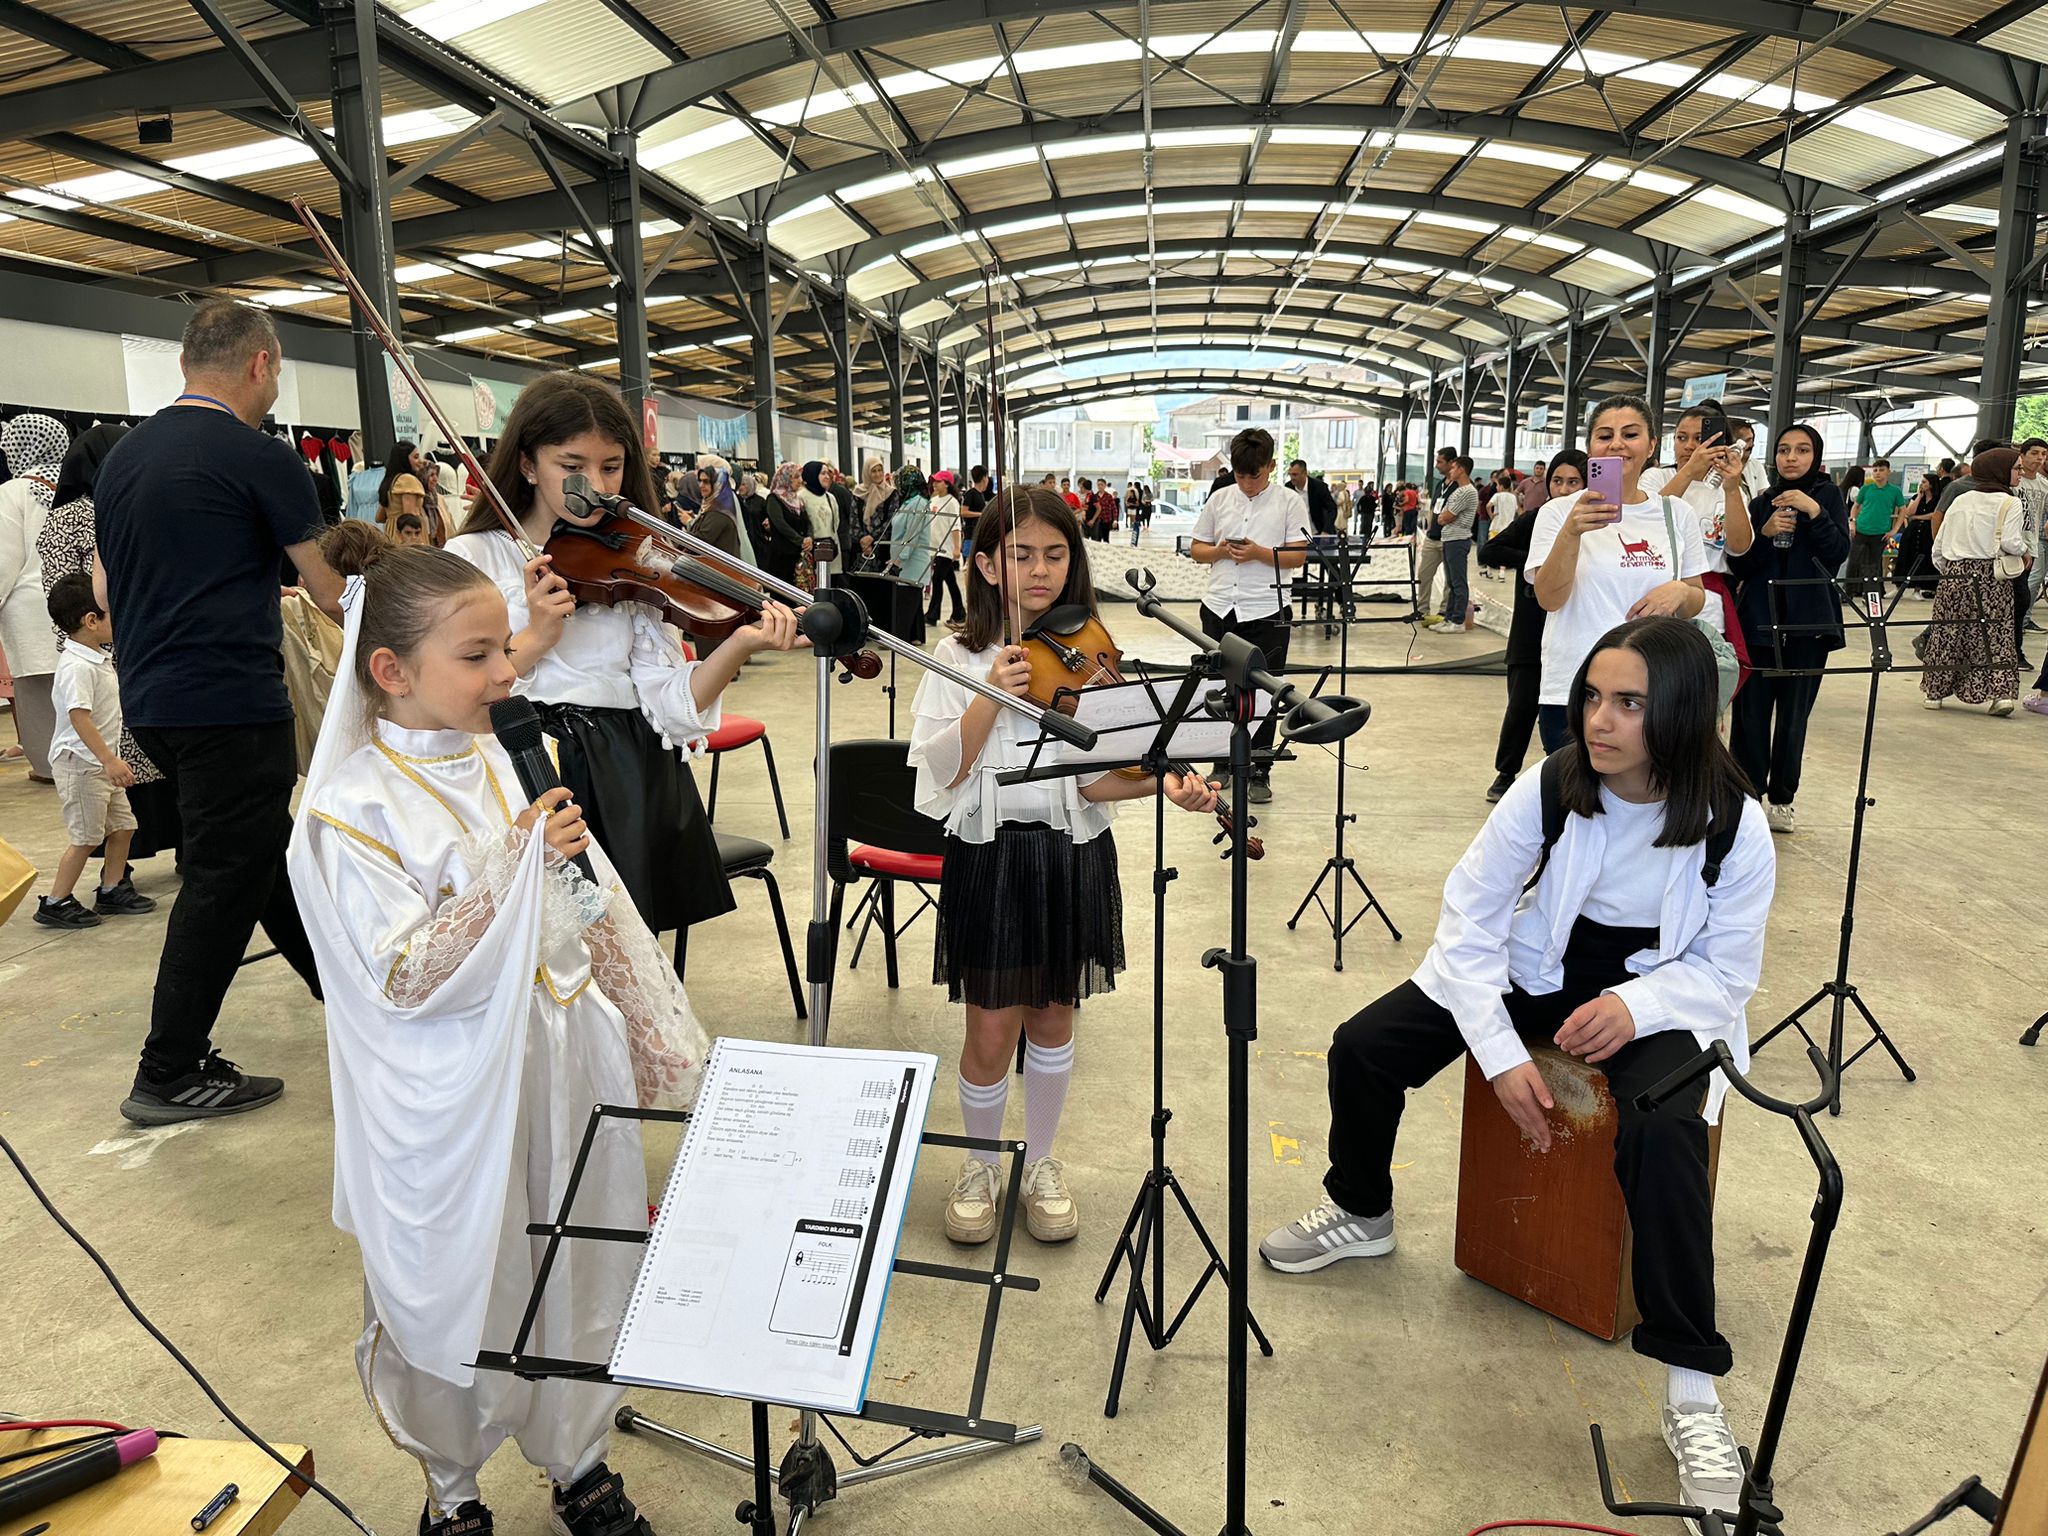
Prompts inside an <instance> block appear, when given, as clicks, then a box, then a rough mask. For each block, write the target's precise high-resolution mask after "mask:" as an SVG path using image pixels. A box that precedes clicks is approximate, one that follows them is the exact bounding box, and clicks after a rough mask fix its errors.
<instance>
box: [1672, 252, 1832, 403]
mask: <svg viewBox="0 0 2048 1536" xmlns="http://www.w3.org/2000/svg"><path fill="white" fill-rule="evenodd" d="M1798 312H1799V311H1798V306H1797V305H1796V304H1795V305H1794V306H1793V313H1794V314H1797V313H1798ZM1676 347H1677V337H1676V335H1675V334H1674V328H1673V325H1672V315H1671V274H1670V273H1669V272H1659V273H1658V274H1657V276H1656V279H1655V281H1654V282H1653V283H1652V285H1651V293H1650V338H1649V346H1648V348H1647V349H1646V350H1645V352H1644V355H1643V398H1644V399H1645V400H1647V401H1649V402H1650V428H1651V430H1652V431H1654V432H1659V433H1661V432H1662V431H1663V430H1664V417H1665V412H1664V402H1665V400H1666V399H1667V398H1668V397H1669V396H1670V394H1671V354H1672V352H1673V351H1674V350H1675V349H1676Z"/></svg>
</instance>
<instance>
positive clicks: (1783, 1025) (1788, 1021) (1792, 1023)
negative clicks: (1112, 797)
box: [1750, 986, 1833, 1055]
mask: <svg viewBox="0 0 2048 1536" xmlns="http://www.w3.org/2000/svg"><path fill="white" fill-rule="evenodd" d="M1832 990H1833V989H1832V988H1831V987H1825V986H1824V987H1822V988H1821V989H1820V990H1819V991H1818V992H1816V993H1814V994H1813V996H1811V997H1809V998H1808V999H1807V1000H1806V1001H1805V1002H1803V1003H1801V1004H1800V1005H1799V1006H1798V1007H1797V1008H1794V1009H1793V1010H1792V1011H1791V1012H1790V1013H1788V1014H1786V1015H1785V1017H1784V1018H1782V1019H1780V1020H1778V1022H1777V1023H1775V1024H1773V1025H1772V1026H1771V1027H1770V1028H1769V1029H1768V1030H1766V1031H1765V1032H1764V1037H1763V1038H1762V1039H1761V1040H1759V1041H1757V1043H1756V1044H1755V1045H1753V1046H1751V1047H1750V1053H1751V1054H1752V1055H1754V1054H1755V1053H1756V1052H1758V1051H1760V1050H1762V1049H1763V1048H1764V1047H1765V1046H1767V1045H1769V1044H1770V1043H1771V1042H1772V1041H1773V1040H1775V1039H1777V1038H1778V1036H1780V1035H1782V1034H1783V1033H1785V1031H1786V1030H1788V1029H1796V1030H1798V1031H1799V1033H1800V1036H1801V1037H1802V1038H1803V1039H1804V1040H1805V1041H1806V1043H1807V1044H1808V1045H1812V1044H1813V1043H1814V1040H1813V1036H1811V1035H1809V1034H1807V1033H1806V1026H1805V1025H1804V1024H1802V1023H1801V1022H1800V1020H1801V1019H1802V1018H1804V1017H1805V1015H1806V1012H1807V1010H1808V1009H1810V1008H1812V1007H1813V1005H1814V1004H1815V1003H1818V1002H1819V1001H1820V1000H1821V999H1822V998H1824V997H1826V996H1827V995H1828V994H1829V992H1830V991H1832Z"/></svg>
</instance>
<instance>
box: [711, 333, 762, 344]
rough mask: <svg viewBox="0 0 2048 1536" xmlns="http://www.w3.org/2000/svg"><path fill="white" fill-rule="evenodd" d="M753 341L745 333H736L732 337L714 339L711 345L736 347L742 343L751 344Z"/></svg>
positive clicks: (716, 337)
mask: <svg viewBox="0 0 2048 1536" xmlns="http://www.w3.org/2000/svg"><path fill="white" fill-rule="evenodd" d="M753 339H754V338H753V337H752V336H749V335H748V334H747V333H746V332H745V331H734V332H733V333H732V334H731V335H730V336H714V337H712V338H711V345H712V346H714V347H736V346H738V345H740V343H742V342H750V341H752V340H753Z"/></svg>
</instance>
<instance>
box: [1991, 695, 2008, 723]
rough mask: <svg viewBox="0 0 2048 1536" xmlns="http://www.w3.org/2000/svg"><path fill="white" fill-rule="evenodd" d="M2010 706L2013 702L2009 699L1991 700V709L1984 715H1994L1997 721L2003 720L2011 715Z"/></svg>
mask: <svg viewBox="0 0 2048 1536" xmlns="http://www.w3.org/2000/svg"><path fill="white" fill-rule="evenodd" d="M2012 706H2013V700H2011V699H1993V700H1992V701H1991V708H1990V709H1989V710H1987V711H1986V713H1987V714H1992V715H1996V716H1997V717H1998V718H1999V719H2001V720H2003V719H2004V718H2005V717H2006V716H2007V715H2009V714H2011V713H2012Z"/></svg>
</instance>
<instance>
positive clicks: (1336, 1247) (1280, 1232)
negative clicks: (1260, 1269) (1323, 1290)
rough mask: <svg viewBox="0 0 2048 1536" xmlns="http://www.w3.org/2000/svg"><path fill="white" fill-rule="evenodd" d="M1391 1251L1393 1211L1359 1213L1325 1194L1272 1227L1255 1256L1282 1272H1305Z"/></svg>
mask: <svg viewBox="0 0 2048 1536" xmlns="http://www.w3.org/2000/svg"><path fill="white" fill-rule="evenodd" d="M1393 1251H1394V1213H1393V1211H1392V1210H1391V1209H1390V1210H1388V1211H1387V1212H1386V1213H1385V1214H1384V1215H1381V1216H1360V1215H1358V1214H1357V1213H1356V1212H1355V1211H1347V1210H1345V1209H1344V1207H1343V1206H1341V1205H1339V1204H1338V1203H1337V1202H1336V1201H1334V1200H1331V1199H1328V1198H1325V1199H1324V1201H1323V1203H1322V1204H1321V1205H1318V1206H1316V1207H1315V1208H1314V1209H1313V1210H1311V1211H1309V1212H1308V1213H1307V1214H1306V1215H1304V1216H1300V1217H1298V1218H1296V1219H1295V1220H1293V1221H1290V1222H1289V1223H1287V1225H1286V1226H1284V1227H1276V1228H1275V1229H1274V1230H1273V1231H1271V1232H1269V1233H1268V1234H1267V1235H1266V1240H1265V1241H1264V1242H1262V1243H1260V1244H1259V1257H1260V1258H1262V1259H1264V1260H1265V1261H1266V1262H1267V1263H1268V1264H1270V1265H1271V1266H1272V1267H1273V1268H1274V1269H1277V1270H1279V1271H1280V1272H1281V1273H1283V1274H1289V1275H1305V1274H1309V1273H1311V1272H1312V1271H1314V1270H1318V1269H1323V1268H1325V1267H1327V1266H1328V1265H1331V1264H1335V1263H1336V1262H1337V1261H1338V1260H1340V1259H1376V1258H1379V1257H1381V1256H1382V1255H1384V1254H1389V1253H1392V1252H1393Z"/></svg>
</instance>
